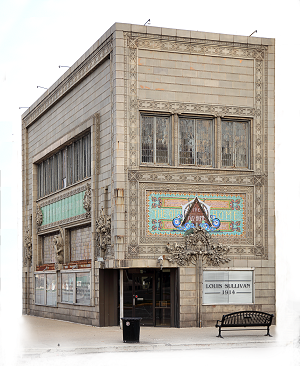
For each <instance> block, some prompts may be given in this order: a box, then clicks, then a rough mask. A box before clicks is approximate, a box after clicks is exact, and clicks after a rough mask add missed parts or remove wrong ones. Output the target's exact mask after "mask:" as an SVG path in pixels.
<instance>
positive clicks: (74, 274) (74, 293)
mask: <svg viewBox="0 0 300 366" xmlns="http://www.w3.org/2000/svg"><path fill="white" fill-rule="evenodd" d="M76 287H77V283H76V272H74V273H73V304H76Z"/></svg>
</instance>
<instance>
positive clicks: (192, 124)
mask: <svg viewBox="0 0 300 366" xmlns="http://www.w3.org/2000/svg"><path fill="white" fill-rule="evenodd" d="M213 132H214V126H213V120H212V119H193V118H180V119H179V163H180V164H194V165H195V164H196V165H205V166H213V164H214V139H213Z"/></svg>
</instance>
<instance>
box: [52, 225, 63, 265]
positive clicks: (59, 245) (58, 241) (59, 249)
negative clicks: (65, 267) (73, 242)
mask: <svg viewBox="0 0 300 366" xmlns="http://www.w3.org/2000/svg"><path fill="white" fill-rule="evenodd" d="M58 228H59V234H57V235H55V236H54V238H53V242H54V246H55V252H56V262H57V263H59V264H62V263H63V262H64V242H65V236H64V231H63V229H62V228H61V227H60V226H59V227H58Z"/></svg>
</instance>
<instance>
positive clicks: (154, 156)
mask: <svg viewBox="0 0 300 366" xmlns="http://www.w3.org/2000/svg"><path fill="white" fill-rule="evenodd" d="M153 122H154V126H153V163H154V164H156V117H154V118H153Z"/></svg>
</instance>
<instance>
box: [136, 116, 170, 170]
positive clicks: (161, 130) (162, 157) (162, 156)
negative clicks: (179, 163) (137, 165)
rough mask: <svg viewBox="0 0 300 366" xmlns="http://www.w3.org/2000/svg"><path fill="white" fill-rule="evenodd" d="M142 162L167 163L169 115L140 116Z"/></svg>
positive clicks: (168, 153)
mask: <svg viewBox="0 0 300 366" xmlns="http://www.w3.org/2000/svg"><path fill="white" fill-rule="evenodd" d="M141 125H142V128H141V130H142V132H141V140H142V141H141V150H142V151H141V153H142V163H156V164H169V160H170V134H171V133H170V117H164V116H146V115H142V116H141Z"/></svg>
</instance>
